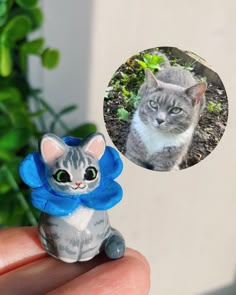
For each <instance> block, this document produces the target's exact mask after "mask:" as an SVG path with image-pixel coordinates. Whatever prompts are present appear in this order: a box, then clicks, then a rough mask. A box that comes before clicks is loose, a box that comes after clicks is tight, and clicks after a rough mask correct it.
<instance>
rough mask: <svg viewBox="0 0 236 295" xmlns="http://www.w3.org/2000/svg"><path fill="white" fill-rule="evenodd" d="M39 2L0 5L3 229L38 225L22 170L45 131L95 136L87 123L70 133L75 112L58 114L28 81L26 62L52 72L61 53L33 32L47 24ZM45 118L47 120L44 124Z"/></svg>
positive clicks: (1, 0)
mask: <svg viewBox="0 0 236 295" xmlns="http://www.w3.org/2000/svg"><path fill="white" fill-rule="evenodd" d="M38 2H39V1H38V0H15V1H14V0H0V226H1V227H6V226H18V225H36V224H37V218H38V214H39V212H37V210H35V209H34V208H32V206H31V205H30V202H29V198H28V197H29V194H30V191H29V189H28V188H27V187H26V186H25V185H24V184H23V183H22V182H21V180H20V178H19V175H18V166H19V163H20V162H21V161H22V159H23V158H24V157H25V156H26V155H27V154H28V153H30V152H31V151H33V150H35V149H37V142H38V139H39V138H40V137H41V135H42V134H44V133H45V132H56V133H57V134H58V135H60V136H64V135H71V136H78V137H85V136H87V135H88V134H89V133H92V132H95V131H96V126H95V125H94V124H92V123H86V124H84V125H80V126H74V127H73V128H72V129H70V128H68V126H67V125H66V124H65V122H64V120H63V117H64V116H65V115H69V114H70V113H71V112H73V111H75V110H76V108H77V106H76V105H67V106H65V107H64V108H63V109H62V110H60V111H59V112H56V111H55V110H54V107H53V105H50V104H49V103H48V101H46V100H45V98H44V97H43V93H42V89H35V88H34V87H33V86H32V85H31V84H30V82H29V75H28V59H29V56H30V55H36V56H38V58H39V59H40V60H41V64H42V66H43V67H45V68H47V69H50V70H51V69H54V68H55V67H56V66H57V65H58V63H59V60H60V53H59V51H58V50H57V49H52V48H49V47H47V46H46V45H45V43H46V42H45V40H44V38H37V39H32V38H31V33H32V32H34V31H37V30H38V29H40V28H41V26H42V25H43V13H42V10H41V8H40V7H39V3H38ZM45 115H46V118H47V120H46V119H45Z"/></svg>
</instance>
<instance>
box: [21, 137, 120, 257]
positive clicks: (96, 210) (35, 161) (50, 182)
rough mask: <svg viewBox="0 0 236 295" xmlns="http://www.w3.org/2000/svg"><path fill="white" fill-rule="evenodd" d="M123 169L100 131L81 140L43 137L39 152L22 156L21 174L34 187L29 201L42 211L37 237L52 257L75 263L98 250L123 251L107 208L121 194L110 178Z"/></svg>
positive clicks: (117, 253) (111, 254) (117, 254)
mask: <svg viewBox="0 0 236 295" xmlns="http://www.w3.org/2000/svg"><path fill="white" fill-rule="evenodd" d="M121 169H122V162H121V160H120V158H119V155H118V153H117V152H116V151H115V150H114V149H112V148H111V147H106V144H105V139H104V137H103V135H102V134H100V133H96V134H93V135H91V136H89V137H88V138H86V139H85V140H83V141H81V140H80V139H76V138H70V137H68V138H65V139H63V140H62V139H61V138H59V137H57V136H55V135H53V134H46V135H44V136H43V137H42V139H41V140H40V142H39V153H37V152H36V153H33V154H30V155H29V156H28V157H26V159H25V160H24V161H23V162H22V164H21V166H20V175H21V177H22V179H23V180H24V181H25V183H27V184H28V185H30V186H31V187H32V188H33V189H34V191H33V192H32V195H31V198H32V203H33V205H34V206H35V207H37V208H39V209H40V210H41V211H42V214H41V216H40V221H39V238H40V240H41V243H42V245H43V247H44V248H45V250H46V251H47V252H48V253H49V254H50V255H51V256H54V257H56V258H58V259H60V260H63V261H65V262H76V261H86V260H89V259H92V258H93V257H94V256H95V255H97V254H99V253H100V252H101V251H104V252H105V253H106V255H107V256H108V257H109V258H111V259H117V258H120V257H122V256H123V255H124V251H125V241H124V238H123V237H122V235H121V234H120V233H119V232H118V231H117V230H116V229H114V228H112V227H111V226H110V222H109V218H108V214H107V211H106V209H109V208H111V207H112V206H114V205H115V204H116V203H117V202H119V200H120V199H121V197H122V190H121V188H120V186H119V185H118V184H117V183H116V182H114V180H113V178H115V177H117V176H118V175H119V174H120V172H121Z"/></svg>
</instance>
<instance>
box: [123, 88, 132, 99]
mask: <svg viewBox="0 0 236 295" xmlns="http://www.w3.org/2000/svg"><path fill="white" fill-rule="evenodd" d="M122 94H123V95H124V96H126V97H129V96H130V91H128V90H127V89H126V88H125V86H123V87H122Z"/></svg>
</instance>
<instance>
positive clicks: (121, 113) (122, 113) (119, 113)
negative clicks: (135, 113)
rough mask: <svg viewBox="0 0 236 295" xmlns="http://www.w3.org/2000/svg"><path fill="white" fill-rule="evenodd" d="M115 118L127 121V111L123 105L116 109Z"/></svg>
mask: <svg viewBox="0 0 236 295" xmlns="http://www.w3.org/2000/svg"><path fill="white" fill-rule="evenodd" d="M117 118H118V119H119V120H123V121H128V119H129V112H128V111H127V110H126V109H125V108H124V107H122V108H119V109H118V110H117Z"/></svg>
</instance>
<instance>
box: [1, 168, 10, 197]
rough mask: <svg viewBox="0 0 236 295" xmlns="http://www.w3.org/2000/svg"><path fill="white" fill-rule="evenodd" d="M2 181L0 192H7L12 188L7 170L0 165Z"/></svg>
mask: <svg viewBox="0 0 236 295" xmlns="http://www.w3.org/2000/svg"><path fill="white" fill-rule="evenodd" d="M0 183H1V185H0V194H5V193H7V192H8V191H10V190H11V186H10V184H9V181H8V179H7V175H6V173H5V171H4V170H3V169H2V167H0Z"/></svg>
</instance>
